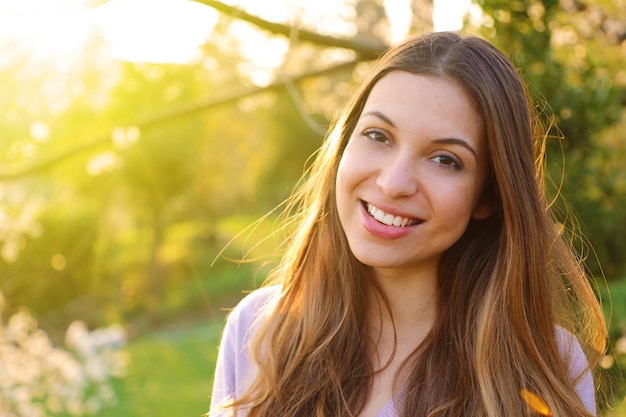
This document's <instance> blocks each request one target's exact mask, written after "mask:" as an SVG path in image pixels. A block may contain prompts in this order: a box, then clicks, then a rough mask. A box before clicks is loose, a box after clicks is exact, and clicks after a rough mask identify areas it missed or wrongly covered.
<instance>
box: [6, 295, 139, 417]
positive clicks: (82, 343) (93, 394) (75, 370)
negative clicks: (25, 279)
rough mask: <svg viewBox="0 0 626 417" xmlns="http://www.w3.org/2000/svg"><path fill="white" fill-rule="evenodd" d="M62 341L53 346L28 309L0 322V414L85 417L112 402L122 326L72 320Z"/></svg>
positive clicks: (120, 366)
mask: <svg viewBox="0 0 626 417" xmlns="http://www.w3.org/2000/svg"><path fill="white" fill-rule="evenodd" d="M1 298H2V295H1V294H0V304H1V303H2V299H1ZM65 339H66V340H65V344H66V348H65V349H64V348H60V347H55V346H53V343H52V342H51V340H50V338H49V337H48V335H47V334H46V333H45V332H44V331H43V330H41V329H39V328H38V326H37V321H36V320H35V318H34V317H33V316H32V315H31V314H29V313H28V312H26V311H20V312H18V313H15V314H13V315H12V316H11V317H10V318H9V319H8V321H7V323H4V322H2V321H0V417H51V416H56V415H60V414H62V413H63V414H65V415H68V414H69V415H72V416H83V415H90V414H95V413H96V412H98V410H100V409H102V408H103V407H105V406H109V405H112V404H114V403H115V401H116V398H115V394H114V392H113V388H112V385H111V378H113V377H121V376H123V374H124V371H125V365H126V362H127V356H126V352H125V351H124V350H123V345H124V343H125V333H124V330H123V329H122V328H121V326H117V325H112V326H109V327H107V328H102V329H97V330H95V331H89V330H88V329H87V326H86V325H85V323H83V322H81V321H75V322H73V323H72V324H71V325H70V326H69V328H68V329H67V333H66V337H65Z"/></svg>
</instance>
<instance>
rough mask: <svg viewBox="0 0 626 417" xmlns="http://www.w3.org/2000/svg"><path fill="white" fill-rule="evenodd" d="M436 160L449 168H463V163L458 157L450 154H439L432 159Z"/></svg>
mask: <svg viewBox="0 0 626 417" xmlns="http://www.w3.org/2000/svg"><path fill="white" fill-rule="evenodd" d="M432 160H433V161H434V162H436V163H438V164H439V165H442V166H444V167H447V168H453V169H456V170H459V169H461V168H462V165H461V163H460V162H459V161H458V160H457V159H456V158H453V157H451V156H449V155H439V156H436V157H434V158H433V159H432Z"/></svg>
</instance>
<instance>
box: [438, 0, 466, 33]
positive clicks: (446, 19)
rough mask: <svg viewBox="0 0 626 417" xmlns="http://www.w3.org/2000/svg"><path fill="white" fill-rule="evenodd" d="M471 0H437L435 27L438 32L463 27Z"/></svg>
mask: <svg viewBox="0 0 626 417" xmlns="http://www.w3.org/2000/svg"><path fill="white" fill-rule="evenodd" d="M470 6H471V0H435V7H434V9H433V28H434V30H435V31H436V32H442V31H447V30H450V31H458V30H460V29H461V28H463V18H464V17H465V14H466V13H467V12H468V10H469V8H470Z"/></svg>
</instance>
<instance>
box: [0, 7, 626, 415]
mask: <svg viewBox="0 0 626 417" xmlns="http://www.w3.org/2000/svg"><path fill="white" fill-rule="evenodd" d="M431 30H463V31H464V32H466V33H475V34H479V35H481V36H483V37H485V38H487V39H489V40H491V41H492V42H494V43H495V44H496V45H497V46H498V47H499V48H500V49H501V50H502V51H504V52H505V53H506V54H507V55H508V56H510V57H511V58H512V60H513V61H514V62H515V64H516V65H517V66H518V67H519V68H520V71H521V72H522V74H523V75H524V77H525V78H526V79H527V80H528V83H529V86H530V89H531V91H532V92H533V94H535V98H536V100H537V102H538V103H539V104H538V105H539V107H540V109H539V110H540V111H541V112H542V114H544V116H545V117H546V120H548V119H549V114H552V115H553V116H554V118H555V121H556V126H557V127H554V126H553V128H552V129H551V130H550V132H549V136H550V138H549V140H548V145H547V151H548V152H547V155H548V156H547V167H548V171H549V173H550V178H551V180H550V183H549V187H548V188H549V189H550V193H552V195H555V194H556V191H557V190H560V191H561V193H562V195H563V196H564V198H565V201H566V202H567V205H566V204H563V203H562V202H560V201H559V202H557V203H556V205H557V208H558V209H559V212H560V213H562V216H563V218H562V221H563V222H564V223H569V222H571V221H572V214H573V213H575V215H576V222H577V223H578V224H579V226H580V228H581V230H582V232H583V233H584V236H585V237H584V238H583V237H581V236H575V238H576V239H575V241H576V242H577V245H578V246H579V247H580V250H581V252H582V254H583V256H585V257H586V258H587V264H588V267H589V269H590V272H591V273H592V275H593V276H594V277H595V278H594V283H593V284H594V286H595V287H596V288H597V289H598V296H599V297H601V298H602V300H603V303H604V308H605V312H606V314H607V323H608V325H609V329H610V335H611V343H612V348H611V350H610V351H609V352H608V354H607V356H606V357H605V358H604V360H603V363H602V366H603V368H605V369H606V375H605V378H606V380H607V381H608V382H609V383H611V384H612V385H613V386H614V388H613V391H612V392H609V393H608V394H607V397H608V400H609V403H610V404H611V405H614V406H615V407H616V410H610V409H609V408H608V407H604V408H606V410H603V415H605V416H617V415H626V411H624V408H623V405H622V402H623V398H624V393H625V392H626V387H625V385H624V383H623V382H622V377H621V375H622V374H621V372H622V371H621V369H622V368H623V367H626V339H625V338H624V331H625V328H626V238H625V236H626V119H625V118H624V114H625V109H626V65H624V64H625V62H626V2H625V1H624V0H535V1H531V0H474V1H473V2H472V1H470V0H445V1H444V0H439V1H434V3H433V0H332V1H331V0H315V1H314V0H308V1H306V0H300V1H298V0H263V1H258V0H231V1H228V2H227V1H224V2H221V1H214V0H198V1H185V0H19V1H18V0H0V48H1V50H2V53H1V54H0V294H1V296H0V309H1V310H0V311H1V315H2V316H1V317H2V324H1V326H2V327H0V380H1V381H2V382H0V416H20V417H23V416H70V415H71V416H82V415H85V416H87V415H98V416H143V415H151V416H153V417H160V416H168V417H169V416H200V415H202V414H203V413H206V412H207V411H208V404H209V394H210V389H211V379H212V372H213V368H214V361H215V355H216V353H217V343H218V339H219V335H220V331H221V328H222V326H223V318H224V315H225V313H226V311H227V309H228V308H231V307H233V306H234V305H235V304H236V302H237V301H238V300H239V299H240V298H241V297H242V295H243V293H244V291H249V290H252V289H254V288H256V287H258V285H259V284H260V283H261V282H262V281H263V279H264V277H265V274H266V273H267V271H268V270H269V269H270V268H271V267H272V266H273V265H275V264H276V261H277V259H278V256H279V255H280V250H279V249H278V244H279V242H280V237H281V236H280V231H279V230H278V228H277V223H276V220H277V218H278V212H279V211H280V210H278V211H271V210H272V209H274V208H275V207H276V206H277V205H279V204H280V203H281V202H282V201H283V200H284V199H285V198H286V197H287V196H288V195H289V193H290V191H291V190H292V188H293V187H294V185H295V184H296V183H297V181H298V179H299V178H300V177H301V175H302V173H303V167H304V166H305V164H306V161H307V159H308V158H309V156H310V155H311V154H312V153H313V152H314V151H315V150H316V149H317V148H318V147H319V145H320V144H321V141H322V139H323V136H324V133H325V130H326V128H327V126H328V124H329V123H330V120H331V119H332V118H333V116H334V115H335V114H336V113H337V112H338V111H339V110H340V109H341V107H342V106H343V105H344V104H345V103H346V102H347V100H348V98H349V97H350V95H351V94H352V93H353V92H354V90H355V88H356V86H357V85H358V84H359V82H360V81H361V80H362V79H363V77H364V75H365V74H366V72H367V70H368V69H369V68H370V67H371V65H372V62H373V60H374V59H375V58H376V57H377V56H379V55H380V53H381V52H382V51H384V49H385V48H386V47H388V46H391V45H395V44H397V43H398V42H400V41H402V40H403V39H405V38H406V37H408V36H411V35H415V34H419V33H423V32H427V31H431ZM267 213H269V214H268V215H267V216H266V217H264V220H263V221H261V222H256V220H257V219H259V218H261V217H262V216H265V215H266V214H267ZM529 227H532V225H529ZM53 359H54V360H53Z"/></svg>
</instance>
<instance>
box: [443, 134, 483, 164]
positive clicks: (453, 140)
mask: <svg viewBox="0 0 626 417" xmlns="http://www.w3.org/2000/svg"><path fill="white" fill-rule="evenodd" d="M433 142H434V143H440V144H444V145H459V146H462V147H464V148H465V149H467V150H468V151H470V152H471V153H472V155H474V158H475V159H476V160H477V161H478V154H477V153H476V151H475V150H474V148H472V146H471V145H470V144H469V143H467V142H466V141H464V140H463V139H457V138H444V139H434V140H433Z"/></svg>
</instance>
